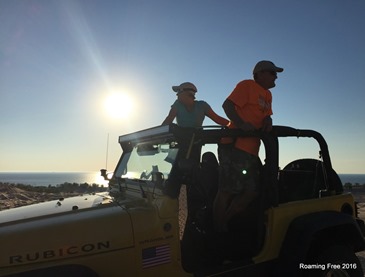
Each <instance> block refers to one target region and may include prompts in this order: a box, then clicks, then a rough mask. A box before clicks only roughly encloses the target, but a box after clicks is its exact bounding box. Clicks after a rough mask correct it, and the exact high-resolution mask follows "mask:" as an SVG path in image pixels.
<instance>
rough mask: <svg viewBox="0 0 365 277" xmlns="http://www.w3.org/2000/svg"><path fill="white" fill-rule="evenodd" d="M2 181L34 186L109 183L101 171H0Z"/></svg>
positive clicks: (0, 180)
mask: <svg viewBox="0 0 365 277" xmlns="http://www.w3.org/2000/svg"><path fill="white" fill-rule="evenodd" d="M0 182H2V183H11V184H24V185H32V186H49V185H52V186H56V185H60V184H64V183H77V184H84V183H88V184H89V185H92V184H97V185H107V182H106V181H105V180H104V179H103V178H102V177H101V176H100V172H98V171H93V172H0Z"/></svg>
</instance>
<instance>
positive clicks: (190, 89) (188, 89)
mask: <svg viewBox="0 0 365 277" xmlns="http://www.w3.org/2000/svg"><path fill="white" fill-rule="evenodd" d="M182 91H192V92H194V93H196V91H195V90H194V89H192V88H184V89H182Z"/></svg>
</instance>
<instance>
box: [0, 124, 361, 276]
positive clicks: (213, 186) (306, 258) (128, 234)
mask: <svg viewBox="0 0 365 277" xmlns="http://www.w3.org/2000/svg"><path fill="white" fill-rule="evenodd" d="M240 136H246V137H247V136H255V137H259V138H260V139H261V142H262V146H261V151H260V158H261V160H262V161H263V165H262V167H261V169H260V184H259V188H260V189H259V190H260V191H259V196H258V197H257V198H256V199H255V200H254V201H253V202H252V203H251V204H250V206H249V207H248V208H247V210H246V211H245V212H244V213H242V214H240V215H237V216H236V217H235V218H233V219H232V220H231V222H229V225H228V230H227V231H226V232H219V233H217V232H215V231H214V228H213V223H212V205H213V202H214V198H215V195H216V193H217V190H218V181H219V176H220V173H219V172H220V169H221V167H220V165H219V161H218V160H219V159H217V156H218V154H217V153H219V151H218V152H217V149H218V148H219V147H222V146H221V142H222V139H224V140H227V138H230V139H231V140H232V141H234V139H235V138H237V137H240ZM293 138H295V140H294V142H293V141H292V139H293ZM302 141H304V143H303V144H301V143H302ZM308 141H311V142H310V143H312V142H315V143H314V144H313V145H314V146H313V145H312V144H308ZM279 142H280V147H279ZM119 143H120V145H121V148H122V150H123V153H122V155H121V158H120V160H119V162H118V164H117V166H116V168H115V170H114V172H113V173H112V177H110V178H108V175H109V174H108V173H107V172H106V170H102V174H103V175H104V176H105V177H106V178H108V179H109V180H110V181H109V186H110V192H109V193H107V194H95V195H88V196H79V197H72V198H66V199H63V200H62V199H60V200H59V201H51V202H47V203H40V204H36V205H31V206H27V207H21V208H15V209H12V210H8V211H1V212H0V247H1V248H0V276H37V277H38V276H68V277H70V276H107V277H110V276H159V277H160V276H334V275H328V274H331V273H332V274H343V275H336V276H363V271H362V268H361V264H360V262H359V260H358V258H357V256H356V255H355V253H356V252H358V251H362V250H364V249H365V243H364V223H363V221H362V220H360V219H358V218H357V209H356V205H355V203H354V199H353V196H352V195H351V194H346V193H343V187H342V184H341V181H340V179H339V177H338V175H337V174H336V172H335V171H334V169H333V168H332V164H331V160H330V156H329V151H328V147H327V144H326V141H325V140H324V139H323V137H322V135H321V134H320V133H318V132H316V131H313V130H300V129H294V128H291V127H284V126H274V128H273V131H272V132H271V133H261V132H244V131H242V130H229V129H225V128H221V127H215V126H212V127H203V128H199V129H191V128H181V127H178V126H176V125H174V124H171V125H166V126H158V127H154V128H150V129H146V130H142V131H139V132H135V133H132V134H127V135H123V136H120V137H119ZM286 143H288V144H289V145H290V147H289V149H291V152H290V151H287V152H285V146H284V145H285V144H286ZM225 147H229V146H227V145H226V146H225ZM279 149H280V151H279ZM293 149H295V153H293ZM313 153H315V154H314V156H317V157H314V158H313ZM318 154H319V155H318ZM288 157H289V158H290V159H291V160H289V161H286V160H285V159H287V158H288ZM292 157H295V158H293V159H292ZM281 163H284V165H285V166H282V164H281ZM281 167H282V168H281ZM346 274H347V275H346Z"/></svg>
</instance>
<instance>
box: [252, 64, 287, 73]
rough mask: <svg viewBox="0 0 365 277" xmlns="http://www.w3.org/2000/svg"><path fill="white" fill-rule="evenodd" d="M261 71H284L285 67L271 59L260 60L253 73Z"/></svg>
mask: <svg viewBox="0 0 365 277" xmlns="http://www.w3.org/2000/svg"><path fill="white" fill-rule="evenodd" d="M260 71H275V72H283V71H284V68H281V67H277V66H276V65H275V64H274V63H273V62H270V61H260V62H258V63H257V64H256V65H255V67H254V69H253V74H255V73H257V72H260Z"/></svg>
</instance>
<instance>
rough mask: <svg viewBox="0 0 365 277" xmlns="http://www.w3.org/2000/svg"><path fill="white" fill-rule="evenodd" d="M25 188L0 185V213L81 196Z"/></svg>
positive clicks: (77, 193)
mask: <svg viewBox="0 0 365 277" xmlns="http://www.w3.org/2000/svg"><path fill="white" fill-rule="evenodd" d="M27 188H29V187H26V186H25V187H24V186H17V185H9V184H3V183H0V211H1V210H6V209H11V208H16V207H21V206H26V205H31V204H35V203H40V202H45V201H50V200H57V199H60V198H65V197H70V196H77V195H80V194H82V193H80V192H75V191H57V192H55V191H56V190H53V191H54V192H52V190H49V189H47V188H45V190H44V191H37V190H28V189H27Z"/></svg>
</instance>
